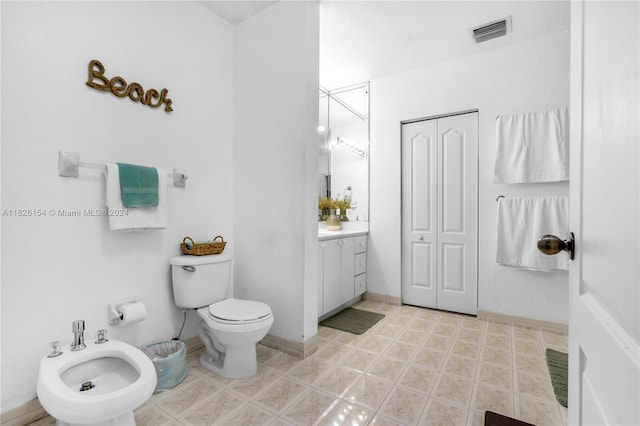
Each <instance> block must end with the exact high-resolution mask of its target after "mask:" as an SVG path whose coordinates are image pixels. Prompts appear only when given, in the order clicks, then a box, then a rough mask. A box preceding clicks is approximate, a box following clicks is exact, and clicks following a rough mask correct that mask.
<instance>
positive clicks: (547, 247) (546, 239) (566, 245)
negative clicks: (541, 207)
mask: <svg viewBox="0 0 640 426" xmlns="http://www.w3.org/2000/svg"><path fill="white" fill-rule="evenodd" d="M538 250H540V251H541V252H542V253H544V254H548V255H553V254H558V253H560V252H561V251H566V252H567V253H569V259H571V260H573V257H574V254H575V238H574V236H573V232H569V237H568V238H567V239H566V240H561V239H560V238H558V237H556V236H555V235H543V236H542V237H540V239H538Z"/></svg>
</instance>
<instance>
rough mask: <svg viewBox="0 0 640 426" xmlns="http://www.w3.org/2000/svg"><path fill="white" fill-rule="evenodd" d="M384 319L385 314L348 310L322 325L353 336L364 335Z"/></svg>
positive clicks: (328, 319)
mask: <svg viewBox="0 0 640 426" xmlns="http://www.w3.org/2000/svg"><path fill="white" fill-rule="evenodd" d="M382 318H384V315H383V314H378V313H376V312H369V311H363V310H361V309H355V308H347V309H345V310H344V311H340V312H338V313H337V314H335V315H334V316H331V317H329V318H327V319H326V320H324V321H322V322H321V323H320V325H323V326H325V327H331V328H335V329H337V330H342V331H346V332H349V333H353V334H362V333H364V332H365V331H367V330H368V329H369V328H371V327H372V326H374V325H375V324H376V323H377V322H378V321H380V320H381V319H382Z"/></svg>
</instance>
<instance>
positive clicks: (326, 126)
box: [318, 82, 369, 221]
mask: <svg viewBox="0 0 640 426" xmlns="http://www.w3.org/2000/svg"><path fill="white" fill-rule="evenodd" d="M319 95H320V98H319V102H320V117H319V126H318V135H319V147H320V155H319V196H320V197H331V198H343V197H344V195H345V192H347V188H351V189H350V191H351V204H352V206H353V207H355V208H353V209H350V210H348V211H347V217H348V218H349V220H350V221H356V220H358V221H368V220H369V82H364V83H358V84H353V85H350V86H347V87H341V88H338V89H332V90H329V89H326V88H324V87H320V91H319Z"/></svg>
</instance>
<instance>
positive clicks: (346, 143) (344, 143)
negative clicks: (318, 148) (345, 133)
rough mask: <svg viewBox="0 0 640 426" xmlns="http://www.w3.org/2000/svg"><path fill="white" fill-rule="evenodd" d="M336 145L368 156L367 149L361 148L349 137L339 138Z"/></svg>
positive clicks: (365, 156) (362, 155) (364, 156)
mask: <svg viewBox="0 0 640 426" xmlns="http://www.w3.org/2000/svg"><path fill="white" fill-rule="evenodd" d="M336 145H337V146H339V147H340V148H342V149H346V150H347V151H349V152H353V153H354V154H356V155H358V156H360V157H362V158H367V151H365V150H364V149H362V148H360V147H359V146H358V145H357V144H356V143H355V142H354V141H352V140H349V139H343V138H337V140H336Z"/></svg>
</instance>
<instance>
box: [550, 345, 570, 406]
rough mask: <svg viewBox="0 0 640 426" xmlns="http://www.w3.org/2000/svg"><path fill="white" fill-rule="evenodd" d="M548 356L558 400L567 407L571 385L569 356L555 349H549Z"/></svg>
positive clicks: (552, 381)
mask: <svg viewBox="0 0 640 426" xmlns="http://www.w3.org/2000/svg"><path fill="white" fill-rule="evenodd" d="M546 356H547V367H549V374H550V375H551V383H552V384H553V391H554V392H555V394H556V399H557V400H558V402H559V403H560V404H562V405H563V406H564V407H566V406H567V387H568V383H569V356H568V355H567V354H566V353H564V352H558V351H554V350H553V349H547V352H546Z"/></svg>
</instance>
